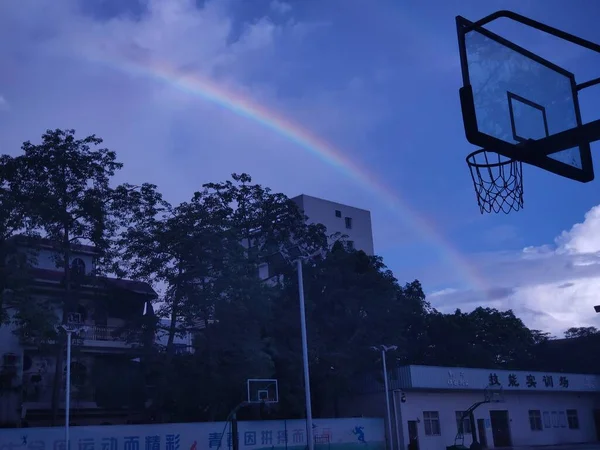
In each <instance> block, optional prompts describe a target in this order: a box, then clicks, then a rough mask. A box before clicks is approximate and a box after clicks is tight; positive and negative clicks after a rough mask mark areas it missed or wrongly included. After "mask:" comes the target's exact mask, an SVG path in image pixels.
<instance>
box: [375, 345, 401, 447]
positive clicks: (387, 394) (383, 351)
mask: <svg viewBox="0 0 600 450" xmlns="http://www.w3.org/2000/svg"><path fill="white" fill-rule="evenodd" d="M371 348H372V349H373V350H377V351H379V350H381V360H382V361H383V385H384V389H385V407H386V409H387V424H388V438H387V442H388V449H389V450H391V449H392V448H393V446H392V413H391V410H390V390H389V387H388V374H387V364H386V362H385V354H386V353H387V352H388V351H390V350H391V351H394V350H396V349H397V348H398V347H397V346H395V345H391V346H389V347H388V346H386V345H380V346H379V347H371Z"/></svg>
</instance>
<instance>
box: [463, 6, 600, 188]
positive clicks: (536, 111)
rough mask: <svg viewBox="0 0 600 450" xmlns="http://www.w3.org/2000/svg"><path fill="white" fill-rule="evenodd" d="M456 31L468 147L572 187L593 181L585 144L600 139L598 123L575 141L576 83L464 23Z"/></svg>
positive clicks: (552, 66)
mask: <svg viewBox="0 0 600 450" xmlns="http://www.w3.org/2000/svg"><path fill="white" fill-rule="evenodd" d="M456 24H457V31H458V39H459V49H460V58H461V69H462V74H463V87H462V88H461V90H460V97H461V106H462V110H463V119H464V124H465V133H466V135H467V140H468V141H469V142H470V143H472V144H475V145H478V146H481V147H483V148H485V149H486V150H492V151H494V152H496V153H498V154H500V155H503V156H505V157H507V158H510V159H513V160H517V161H522V162H524V163H527V164H531V165H534V166H537V167H540V168H542V169H544V170H547V171H549V172H552V173H555V174H558V175H561V176H564V177H567V178H571V179H573V180H577V181H581V182H588V181H591V180H593V179H594V170H593V166H592V157H591V152H590V142H591V141H594V140H597V139H600V123H597V124H596V123H595V122H594V123H592V124H587V125H586V127H588V128H587V130H588V134H585V135H584V134H583V133H580V134H577V133H576V132H577V131H578V130H579V131H581V130H582V126H583V124H582V121H581V112H580V109H579V100H578V86H577V83H576V81H575V76H574V75H573V74H572V73H570V72H569V71H567V70H565V69H563V68H561V67H559V66H557V65H556V64H553V63H552V62H550V61H547V60H545V59H543V58H541V57H540V56H538V55H536V54H534V53H532V52H530V51H528V50H526V49H524V48H522V47H520V46H518V45H516V44H514V43H513V42H510V41H508V40H507V39H504V38H503V37H501V36H499V35H497V34H495V33H492V32H491V31H489V30H487V29H485V28H483V26H478V25H476V24H474V23H473V22H470V21H469V20H467V19H465V18H463V17H460V16H459V17H457V18H456ZM588 125H592V126H588ZM593 128H595V129H596V130H595V131H594V132H591V131H593V130H592V129H593ZM565 135H567V139H565ZM573 144H575V145H573Z"/></svg>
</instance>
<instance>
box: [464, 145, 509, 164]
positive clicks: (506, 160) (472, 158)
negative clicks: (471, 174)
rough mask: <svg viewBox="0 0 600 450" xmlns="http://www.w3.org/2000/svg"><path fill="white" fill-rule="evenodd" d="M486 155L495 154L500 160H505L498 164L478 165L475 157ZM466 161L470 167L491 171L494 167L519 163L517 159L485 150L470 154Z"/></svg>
mask: <svg viewBox="0 0 600 450" xmlns="http://www.w3.org/2000/svg"><path fill="white" fill-rule="evenodd" d="M484 153H495V154H496V155H498V158H499V159H500V158H504V159H505V160H504V161H500V162H497V163H485V164H484V163H478V162H476V161H475V157H476V156H477V155H482V154H484ZM465 159H466V161H467V164H468V165H469V167H477V168H480V169H491V168H493V167H502V166H507V165H509V164H512V163H518V162H519V161H517V160H516V159H512V158H509V157H507V156H504V155H502V154H500V153H498V152H495V151H493V150H486V149H484V148H482V149H479V150H475V151H474V152H471V153H469V154H468V155H467V157H466V158H465Z"/></svg>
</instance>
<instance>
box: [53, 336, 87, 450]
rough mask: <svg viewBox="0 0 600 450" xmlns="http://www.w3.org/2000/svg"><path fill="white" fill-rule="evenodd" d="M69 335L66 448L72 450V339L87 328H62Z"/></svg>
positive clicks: (66, 381)
mask: <svg viewBox="0 0 600 450" xmlns="http://www.w3.org/2000/svg"><path fill="white" fill-rule="evenodd" d="M60 327H61V328H62V329H63V330H65V333H67V377H66V378H67V379H66V380H65V446H66V447H65V448H66V449H67V450H70V448H71V443H70V437H69V415H70V412H71V341H72V339H71V337H72V334H73V333H79V332H81V331H85V330H87V327H73V326H71V325H61V326H60Z"/></svg>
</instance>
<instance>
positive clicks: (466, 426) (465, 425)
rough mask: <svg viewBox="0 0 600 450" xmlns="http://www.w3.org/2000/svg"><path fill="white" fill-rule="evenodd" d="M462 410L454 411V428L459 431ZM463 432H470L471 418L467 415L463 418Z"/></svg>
mask: <svg viewBox="0 0 600 450" xmlns="http://www.w3.org/2000/svg"><path fill="white" fill-rule="evenodd" d="M464 413H465V412H464V411H456V429H457V430H458V431H460V418H461V417H462V415H463V414H464ZM462 422H463V429H462V431H463V434H471V420H470V419H469V416H467V417H465V418H463V421H462Z"/></svg>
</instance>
